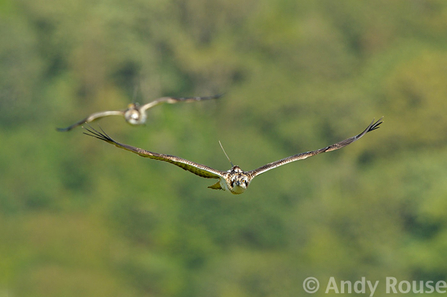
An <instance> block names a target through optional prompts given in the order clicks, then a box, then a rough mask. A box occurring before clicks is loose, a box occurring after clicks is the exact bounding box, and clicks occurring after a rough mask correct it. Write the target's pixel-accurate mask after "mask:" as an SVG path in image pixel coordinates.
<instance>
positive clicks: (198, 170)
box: [84, 119, 382, 194]
mask: <svg viewBox="0 0 447 297" xmlns="http://www.w3.org/2000/svg"><path fill="white" fill-rule="evenodd" d="M380 124H382V119H379V120H378V121H377V122H374V120H373V121H372V122H371V124H369V126H368V127H366V129H365V130H364V131H363V132H362V133H360V134H358V135H356V136H353V137H350V138H347V139H345V140H342V141H340V142H337V143H335V144H332V145H330V146H327V147H324V148H321V149H318V150H315V151H309V152H305V153H300V154H296V155H293V156H290V157H287V158H284V159H281V160H278V161H275V162H272V163H268V164H266V165H264V166H261V167H259V168H257V169H254V170H250V171H243V170H242V169H241V168H240V167H239V166H233V167H232V168H231V169H230V170H228V171H221V170H217V169H213V168H211V167H208V166H205V165H201V164H198V163H195V162H191V161H188V160H186V159H182V158H179V157H176V156H171V155H165V154H159V153H154V152H150V151H147V150H144V149H141V148H137V147H134V146H130V145H127V144H122V143H119V142H117V141H115V140H113V139H112V138H111V137H110V136H108V135H107V134H106V133H105V132H104V131H102V132H99V131H97V130H95V129H93V128H90V129H88V128H86V130H87V132H84V134H86V135H89V136H93V137H96V138H98V139H100V140H103V141H105V142H107V143H110V144H113V145H115V146H116V147H119V148H121V149H124V150H128V151H131V152H132V153H135V154H138V155H140V156H141V157H145V158H150V159H155V160H159V161H164V162H169V163H172V164H174V165H176V166H178V167H180V168H183V169H184V170H187V171H189V172H192V173H194V174H196V175H198V176H201V177H204V178H215V179H218V180H219V181H218V182H217V183H215V184H213V185H211V186H209V187H208V188H211V189H216V190H224V191H225V190H228V191H230V192H231V193H233V194H242V193H243V192H244V191H245V190H246V189H247V187H248V185H249V184H250V182H251V181H252V180H253V178H255V177H256V176H258V175H260V174H262V173H264V172H266V171H269V170H270V169H274V168H276V167H279V166H282V165H285V164H288V163H291V162H294V161H298V160H303V159H306V158H308V157H312V156H315V155H318V154H321V153H326V152H330V151H334V150H338V149H341V148H343V147H345V146H347V145H349V144H351V143H353V142H354V141H356V140H358V139H360V138H361V137H363V136H364V135H365V134H366V133H368V132H371V131H374V130H376V129H377V128H379V125H380Z"/></svg>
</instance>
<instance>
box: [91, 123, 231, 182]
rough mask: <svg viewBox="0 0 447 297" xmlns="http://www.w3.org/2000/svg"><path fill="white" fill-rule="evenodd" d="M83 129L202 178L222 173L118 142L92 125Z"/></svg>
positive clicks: (106, 140)
mask: <svg viewBox="0 0 447 297" xmlns="http://www.w3.org/2000/svg"><path fill="white" fill-rule="evenodd" d="M84 129H86V130H87V132H84V134H85V135H88V136H92V137H96V138H98V139H100V140H102V141H105V142H107V143H110V144H113V145H114V146H116V147H119V148H121V149H124V150H127V151H130V152H132V153H134V154H137V155H139V156H141V157H144V158H150V159H155V160H159V161H164V162H168V163H171V164H174V165H176V166H178V167H180V168H182V169H184V170H187V171H189V172H192V173H194V174H196V175H198V176H201V177H204V178H220V177H222V176H223V174H224V172H223V171H220V170H216V169H213V168H211V167H208V166H205V165H201V164H197V163H194V162H191V161H188V160H185V159H182V158H179V157H176V156H171V155H165V154H159V153H154V152H150V151H146V150H144V149H141V148H137V147H134V146H131V145H127V144H122V143H119V142H117V141H115V140H113V139H112V138H111V137H110V136H109V135H107V134H106V133H105V132H104V131H103V130H102V129H101V131H102V132H99V131H97V130H95V129H93V128H92V127H90V128H84Z"/></svg>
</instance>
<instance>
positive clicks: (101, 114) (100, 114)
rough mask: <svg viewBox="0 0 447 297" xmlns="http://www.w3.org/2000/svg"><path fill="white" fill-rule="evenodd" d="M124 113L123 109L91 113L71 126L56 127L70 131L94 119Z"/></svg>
mask: <svg viewBox="0 0 447 297" xmlns="http://www.w3.org/2000/svg"><path fill="white" fill-rule="evenodd" d="M123 114H124V112H123V111H122V110H110V111H101V112H96V113H93V114H91V115H89V116H88V117H86V118H84V119H82V120H80V121H79V122H76V123H74V124H73V125H71V126H68V127H67V128H56V129H57V131H61V132H66V131H70V130H71V129H73V128H76V127H77V126H80V125H82V124H85V123H90V122H93V121H94V120H97V119H99V118H103V117H107V116H111V115H123Z"/></svg>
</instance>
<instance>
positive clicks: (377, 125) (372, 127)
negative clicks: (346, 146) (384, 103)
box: [367, 117, 383, 132]
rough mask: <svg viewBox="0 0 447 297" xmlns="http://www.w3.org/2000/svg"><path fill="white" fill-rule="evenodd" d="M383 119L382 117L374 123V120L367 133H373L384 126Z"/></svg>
mask: <svg viewBox="0 0 447 297" xmlns="http://www.w3.org/2000/svg"><path fill="white" fill-rule="evenodd" d="M382 120H383V117H381V118H380V119H378V120H377V121H376V122H374V120H373V121H372V123H371V125H370V126H369V128H368V131H367V132H371V131H374V130H376V129H379V128H380V127H379V126H380V124H382V123H383V121H382Z"/></svg>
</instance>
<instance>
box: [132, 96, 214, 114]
mask: <svg viewBox="0 0 447 297" xmlns="http://www.w3.org/2000/svg"><path fill="white" fill-rule="evenodd" d="M220 97H222V94H219V95H214V96H208V97H183V98H175V97H161V98H158V99H157V100H154V101H152V102H149V103H146V104H144V105H142V106H141V107H140V110H141V112H145V111H146V110H148V109H149V108H152V107H154V106H155V105H158V104H160V103H169V104H174V103H178V102H193V101H203V100H210V99H218V98H220Z"/></svg>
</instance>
